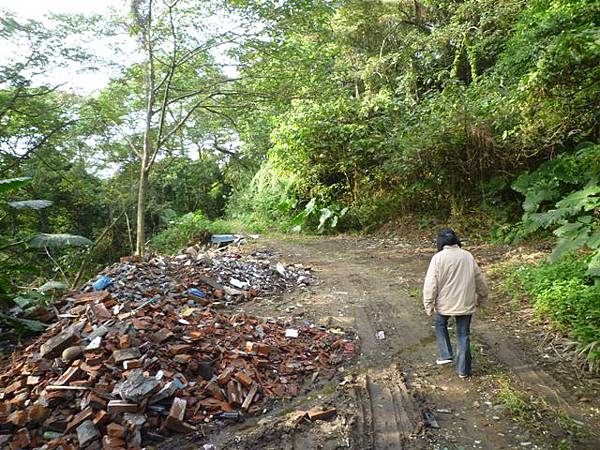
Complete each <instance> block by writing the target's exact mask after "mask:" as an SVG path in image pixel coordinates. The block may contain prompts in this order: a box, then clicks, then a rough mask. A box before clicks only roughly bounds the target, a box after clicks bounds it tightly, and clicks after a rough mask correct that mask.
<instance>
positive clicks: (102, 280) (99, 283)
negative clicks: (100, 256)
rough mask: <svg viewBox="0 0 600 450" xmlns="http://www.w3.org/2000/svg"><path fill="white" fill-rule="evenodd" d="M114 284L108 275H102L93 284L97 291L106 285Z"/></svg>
mask: <svg viewBox="0 0 600 450" xmlns="http://www.w3.org/2000/svg"><path fill="white" fill-rule="evenodd" d="M111 284H112V280H111V279H110V278H108V277H107V276H104V275H102V276H101V277H100V278H98V279H97V280H96V281H95V282H94V284H92V287H93V288H94V290H95V291H101V290H102V289H105V288H106V287H108V286H110V285H111Z"/></svg>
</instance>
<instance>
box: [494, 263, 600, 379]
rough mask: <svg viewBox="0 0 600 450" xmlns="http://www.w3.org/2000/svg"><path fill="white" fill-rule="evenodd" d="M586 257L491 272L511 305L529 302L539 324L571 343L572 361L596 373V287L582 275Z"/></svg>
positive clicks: (599, 346) (599, 303)
mask: <svg viewBox="0 0 600 450" xmlns="http://www.w3.org/2000/svg"><path fill="white" fill-rule="evenodd" d="M587 259H588V258H587V257H586V256H585V255H581V254H578V255H576V254H574V255H570V256H568V257H565V258H563V259H561V260H559V261H557V262H549V261H547V260H543V261H541V262H539V263H537V264H521V265H509V266H508V265H507V266H503V267H498V268H496V269H495V270H494V273H493V276H494V277H498V278H500V279H501V280H502V281H501V282H500V284H499V289H500V291H501V292H503V293H504V294H506V295H508V296H510V297H511V298H512V299H513V302H514V303H515V304H518V303H520V302H521V299H522V298H524V297H526V298H529V299H531V301H532V302H533V306H534V312H535V315H536V317H537V319H539V320H543V321H550V323H551V324H552V325H553V326H554V327H555V328H556V329H557V331H559V332H561V333H563V334H566V335H569V336H570V338H571V339H572V340H573V342H574V356H575V359H576V360H578V361H579V362H580V364H581V365H582V366H583V367H584V368H585V369H587V370H589V371H591V372H596V373H598V372H600V283H598V282H596V283H595V282H594V281H595V280H593V279H592V278H591V277H589V276H587V275H586V270H587V265H588V261H587Z"/></svg>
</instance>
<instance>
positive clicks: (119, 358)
mask: <svg viewBox="0 0 600 450" xmlns="http://www.w3.org/2000/svg"><path fill="white" fill-rule="evenodd" d="M140 356H142V355H141V353H140V351H139V350H138V349H137V348H124V349H122V350H115V351H114V352H113V358H114V360H115V362H116V363H117V364H119V363H121V362H123V361H127V360H128V359H138V358H139V357H140Z"/></svg>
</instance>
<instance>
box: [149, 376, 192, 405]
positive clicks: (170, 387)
mask: <svg viewBox="0 0 600 450" xmlns="http://www.w3.org/2000/svg"><path fill="white" fill-rule="evenodd" d="M184 387H185V385H184V384H183V383H182V382H181V381H179V380H178V379H175V380H173V381H169V382H168V383H167V384H165V385H164V386H163V388H162V389H161V390H160V391H158V393H157V394H155V395H154V396H152V397H150V400H149V401H148V403H150V404H152V403H158V402H161V401H163V400H166V399H167V398H169V397H172V396H173V395H175V393H176V392H177V391H178V390H180V389H183V388H184Z"/></svg>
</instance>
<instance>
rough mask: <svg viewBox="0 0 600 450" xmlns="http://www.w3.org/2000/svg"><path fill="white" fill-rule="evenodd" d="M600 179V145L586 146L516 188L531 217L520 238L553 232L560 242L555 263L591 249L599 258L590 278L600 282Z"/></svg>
mask: <svg viewBox="0 0 600 450" xmlns="http://www.w3.org/2000/svg"><path fill="white" fill-rule="evenodd" d="M599 174H600V145H586V146H584V147H583V148H582V149H580V150H578V151H577V152H575V153H573V154H563V155H561V156H560V157H558V158H556V159H554V160H551V161H548V162H546V163H544V164H542V165H541V166H540V167H539V168H538V169H537V170H536V171H534V172H532V173H525V174H522V175H521V176H520V177H519V178H518V179H517V180H516V181H515V183H514V184H513V188H514V189H515V190H517V191H518V192H520V193H522V194H523V195H524V196H525V200H524V202H523V209H524V211H525V212H524V214H523V218H522V222H521V227H519V228H517V229H516V233H515V236H518V237H523V236H527V235H528V234H531V233H533V232H535V231H537V230H538V229H540V228H543V229H552V230H553V233H554V235H555V236H556V237H557V238H558V242H557V245H556V247H555V249H554V251H553V252H552V255H551V259H552V260H558V259H560V258H561V257H562V256H563V255H565V254H567V253H569V252H573V251H575V250H578V249H580V248H588V249H590V250H592V251H593V252H594V254H593V256H592V258H591V259H590V263H589V266H588V275H592V276H595V277H600V217H598V214H597V211H598V210H599V208H600V184H599V183H600V178H599Z"/></svg>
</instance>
